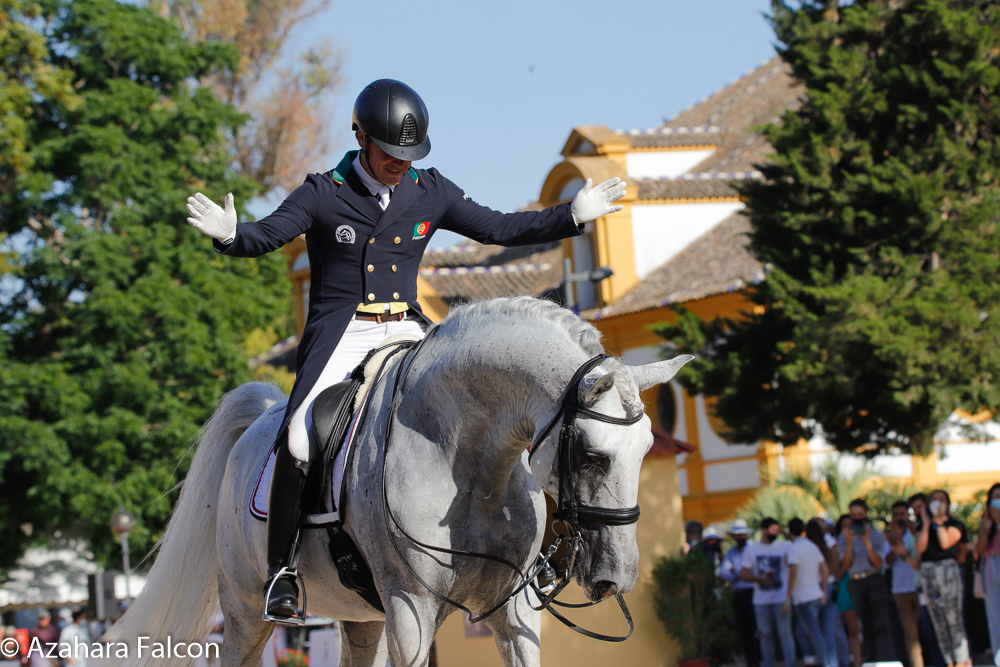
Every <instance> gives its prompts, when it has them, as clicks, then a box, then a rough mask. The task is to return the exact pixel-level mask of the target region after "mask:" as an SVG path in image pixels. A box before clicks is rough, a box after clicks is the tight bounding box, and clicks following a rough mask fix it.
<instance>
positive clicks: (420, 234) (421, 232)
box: [413, 220, 431, 240]
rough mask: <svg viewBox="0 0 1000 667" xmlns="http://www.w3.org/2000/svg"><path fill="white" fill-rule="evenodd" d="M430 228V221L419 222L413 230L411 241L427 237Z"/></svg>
mask: <svg viewBox="0 0 1000 667" xmlns="http://www.w3.org/2000/svg"><path fill="white" fill-rule="evenodd" d="M430 228H431V223H430V220H428V221H426V222H421V223H420V224H418V225H417V226H416V227H414V228H413V240H417V239H422V238H424V237H425V236H427V230H429V229H430Z"/></svg>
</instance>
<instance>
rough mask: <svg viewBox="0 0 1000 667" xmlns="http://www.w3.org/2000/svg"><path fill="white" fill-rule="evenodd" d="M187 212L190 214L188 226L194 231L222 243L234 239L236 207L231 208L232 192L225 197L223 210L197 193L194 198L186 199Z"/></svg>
mask: <svg viewBox="0 0 1000 667" xmlns="http://www.w3.org/2000/svg"><path fill="white" fill-rule="evenodd" d="M187 210H188V213H190V214H191V217H190V218H188V219H187V221H188V224H190V225H191V226H192V227H194V228H195V229H200V230H201V231H202V233H204V234H207V235H208V236H211V237H212V238H213V239H219V240H220V241H222V242H224V243H229V242H230V241H232V240H233V239H234V238H236V207H235V206H233V193H232V192H230V193H229V194H228V195H226V208H225V209H223V208H220V207H219V205H218V204H216V203H215V202H214V201H212V200H211V199H209V198H208V197H206V196H205V195H203V194H201V193H200V192H199V193H197V194H195V196H194V197H188V200H187Z"/></svg>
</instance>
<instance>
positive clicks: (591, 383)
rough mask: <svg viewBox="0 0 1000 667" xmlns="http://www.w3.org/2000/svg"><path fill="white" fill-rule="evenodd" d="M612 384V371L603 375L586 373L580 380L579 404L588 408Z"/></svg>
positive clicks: (613, 382)
mask: <svg viewBox="0 0 1000 667" xmlns="http://www.w3.org/2000/svg"><path fill="white" fill-rule="evenodd" d="M613 386H615V372H614V371H612V372H611V373H606V374H604V375H596V374H595V375H588V376H587V377H585V378H583V380H582V381H581V382H580V404H581V405H584V406H586V407H588V408H589V407H590V406H592V405H594V403H597V399H599V398H600V397H601V395H602V394H604V393H605V392H606V391H608V390H609V389H611V387H613Z"/></svg>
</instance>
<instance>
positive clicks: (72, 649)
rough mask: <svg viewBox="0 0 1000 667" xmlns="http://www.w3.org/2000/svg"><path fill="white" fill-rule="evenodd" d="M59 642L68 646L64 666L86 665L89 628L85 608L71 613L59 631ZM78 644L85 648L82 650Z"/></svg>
mask: <svg viewBox="0 0 1000 667" xmlns="http://www.w3.org/2000/svg"><path fill="white" fill-rule="evenodd" d="M59 643H60V644H66V645H68V646H69V657H68V658H66V667H87V658H88V657H89V654H90V629H89V628H88V627H87V610H86V609H80V610H78V611H77V612H76V613H74V614H73V615H72V617H71V619H70V622H69V623H68V624H67V625H66V627H64V628H63V629H62V632H60V633H59ZM80 646H86V647H87V648H86V650H83V649H80ZM60 648H61V647H60Z"/></svg>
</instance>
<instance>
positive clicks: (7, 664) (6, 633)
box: [0, 625, 24, 667]
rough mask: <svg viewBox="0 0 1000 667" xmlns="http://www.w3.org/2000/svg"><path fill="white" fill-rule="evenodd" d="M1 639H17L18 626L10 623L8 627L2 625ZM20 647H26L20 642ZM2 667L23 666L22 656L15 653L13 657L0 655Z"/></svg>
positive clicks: (22, 649) (20, 648)
mask: <svg viewBox="0 0 1000 667" xmlns="http://www.w3.org/2000/svg"><path fill="white" fill-rule="evenodd" d="M0 630H2V632H0V639H13V640H14V641H18V640H17V628H15V627H14V626H13V625H8V626H7V627H6V628H4V627H2V626H0ZM18 649H19V650H21V651H24V648H22V647H21V646H20V642H18ZM0 667H21V656H20V655H17V654H15V655H14V656H13V657H8V656H7V655H6V654H2V655H0Z"/></svg>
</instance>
